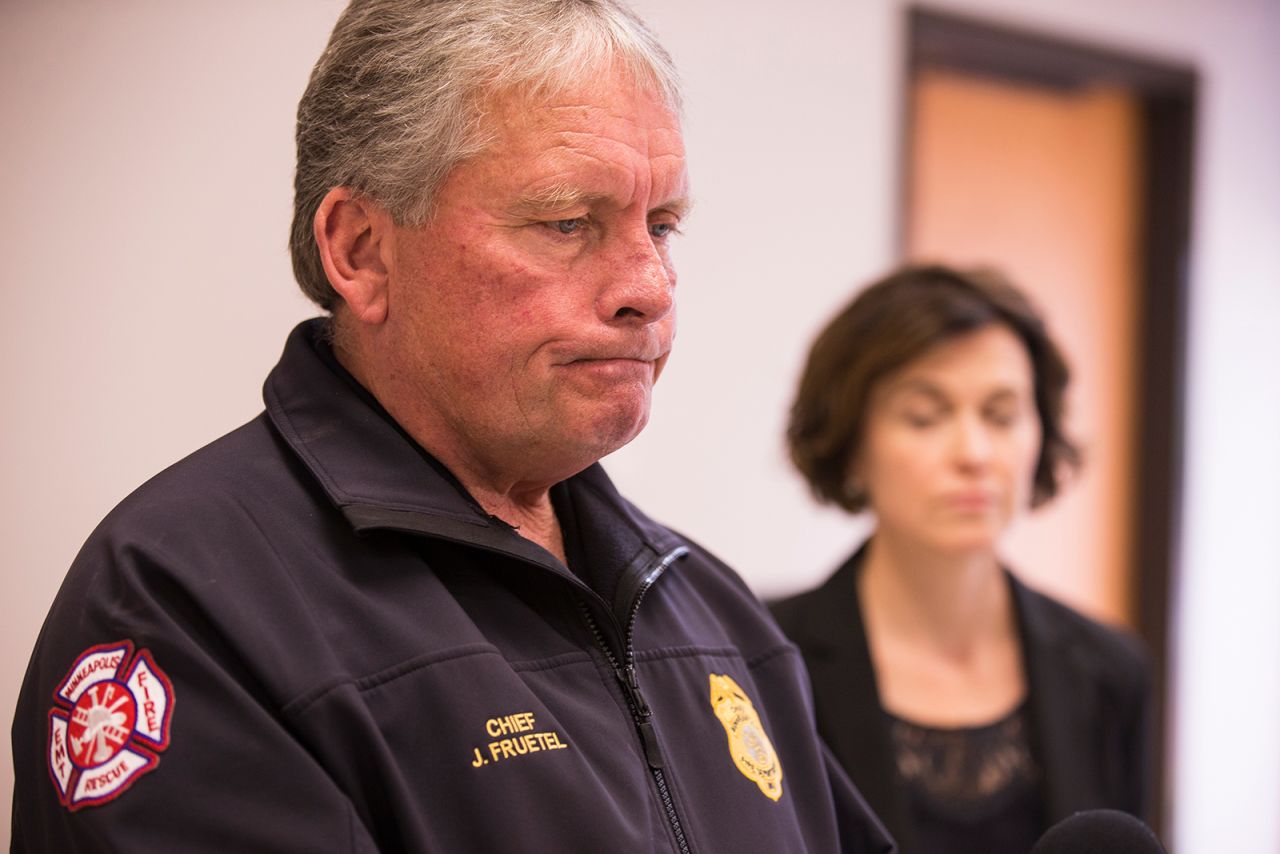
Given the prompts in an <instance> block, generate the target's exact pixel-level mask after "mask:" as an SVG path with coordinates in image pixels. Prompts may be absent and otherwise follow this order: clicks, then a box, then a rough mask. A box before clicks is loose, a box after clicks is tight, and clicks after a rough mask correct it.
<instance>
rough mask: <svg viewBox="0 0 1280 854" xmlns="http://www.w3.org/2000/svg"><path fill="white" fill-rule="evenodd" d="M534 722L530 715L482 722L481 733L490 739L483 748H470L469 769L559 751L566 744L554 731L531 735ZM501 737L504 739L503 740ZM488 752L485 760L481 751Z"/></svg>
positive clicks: (502, 716) (514, 715) (504, 717)
mask: <svg viewBox="0 0 1280 854" xmlns="http://www.w3.org/2000/svg"><path fill="white" fill-rule="evenodd" d="M535 726H537V720H536V719H535V718H534V716H533V712H516V713H514V714H509V715H501V716H499V717H495V718H489V719H488V720H487V721H485V722H484V731H485V732H486V733H487V734H488V735H489V737H490V738H492V739H494V740H493V741H491V742H489V743H488V744H487V745H486V746H485V747H484V748H479V747H473V748H472V749H471V753H472V758H471V767H472V768H483V767H484V766H485V765H488V764H490V763H491V762H502V761H504V760H507V759H516V758H518V757H521V756H528V755H529V754H531V753H541V752H542V751H544V750H563V749H564V748H566V747H568V746H569V745H568V744H567V743H565V742H564V741H561V739H560V733H558V732H556V731H554V730H548V731H546V732H534V731H533V729H534V727H535ZM503 736H507V737H506V738H503ZM485 750H487V751H488V754H489V755H488V757H487V758H486V757H485V755H484V751H485Z"/></svg>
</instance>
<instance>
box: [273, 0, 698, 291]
mask: <svg viewBox="0 0 1280 854" xmlns="http://www.w3.org/2000/svg"><path fill="white" fill-rule="evenodd" d="M613 63H617V64H618V65H619V66H620V67H622V68H624V69H626V70H627V71H628V72H629V73H630V74H631V76H632V77H633V78H634V79H635V80H636V81H637V83H639V84H641V85H645V86H647V87H649V88H651V89H652V90H653V91H654V93H655V94H656V95H657V96H658V97H660V98H662V99H663V101H664V102H665V103H666V104H667V106H668V107H669V108H670V109H671V111H672V112H673V113H676V114H677V115H678V114H679V112H680V91H679V84H678V82H677V78H676V72H675V67H674V65H673V64H672V62H671V57H670V56H669V55H668V54H667V52H666V50H664V49H663V47H662V45H661V44H659V43H658V40H657V37H656V36H654V34H653V33H652V32H651V31H650V30H649V29H648V27H646V26H645V24H644V23H643V22H642V21H641V20H640V19H639V18H638V17H636V15H635V13H634V12H632V11H631V10H630V9H628V8H627V7H626V6H625V5H623V4H622V3H621V2H619V0H353V2H352V3H351V5H350V6H348V7H347V9H346V11H345V12H343V13H342V16H341V17H340V18H339V19H338V23H337V24H336V25H335V26H334V29H333V34H332V35H331V36H330V37H329V44H328V46H327V47H326V48H325V50H324V53H323V54H321V56H320V59H319V60H318V61H317V62H316V67H315V68H314V69H313V70H312V72H311V82H310V83H309V84H308V86H307V90H306V92H305V93H304V94H303V96H302V100H301V101H300V102H299V104H298V129H297V141H298V166H297V174H296V175H295V177H294V209H293V228H292V232H291V234H290V239H289V251H290V253H291V254H292V256H293V271H294V276H295V277H296V278H297V280H298V284H299V285H300V286H301V288H302V291H303V293H305V294H306V295H307V296H308V297H310V298H311V299H312V300H313V301H314V302H316V303H317V304H318V305H320V306H321V307H322V308H324V309H326V310H329V311H333V310H334V309H335V308H336V306H337V305H338V303H339V301H340V299H339V297H338V294H337V293H336V292H335V291H334V290H333V287H332V286H331V285H330V284H329V280H328V278H327V277H326V276H325V272H324V267H323V266H322V265H321V263H320V254H319V250H318V249H317V247H316V241H315V235H314V232H313V230H312V229H313V222H314V219H315V214H316V210H317V208H318V207H319V206H320V202H321V200H323V199H324V197H325V194H327V193H328V192H329V190H330V189H332V188H334V187H339V186H346V187H349V188H351V190H352V191H353V192H355V193H356V194H357V195H360V196H364V197H366V198H369V199H371V200H373V201H375V202H377V203H378V204H379V205H381V206H382V207H383V208H385V209H386V210H387V211H388V212H389V213H390V214H391V216H392V217H393V218H394V219H395V221H396V223H397V224H399V225H421V224H423V223H425V222H426V221H427V220H428V218H429V217H430V215H431V210H432V202H433V199H434V195H435V193H436V191H437V190H438V189H439V187H440V185H441V183H443V181H444V179H445V177H446V176H447V175H448V174H449V171H450V170H451V169H453V167H454V166H456V165H457V164H458V163H459V162H460V161H462V160H463V159H465V158H467V157H470V156H473V155H475V154H477V153H479V152H480V151H482V150H483V149H484V148H485V146H486V144H487V142H488V140H487V139H486V136H485V131H486V130H487V129H486V128H485V126H484V122H483V112H482V111H483V109H484V105H485V101H486V99H487V98H489V97H493V96H497V95H501V94H505V93H508V92H512V91H521V92H528V93H529V94H530V95H532V96H545V95H550V94H554V93H555V92H557V91H558V90H560V89H561V88H562V87H564V86H567V85H570V84H573V83H579V82H583V81H589V80H591V79H593V78H598V77H599V76H601V74H602V73H603V71H604V70H606V69H607V68H608V67H610V65H611V64H613Z"/></svg>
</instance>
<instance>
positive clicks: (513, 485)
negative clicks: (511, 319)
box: [333, 341, 568, 565]
mask: <svg viewBox="0 0 1280 854" xmlns="http://www.w3.org/2000/svg"><path fill="white" fill-rule="evenodd" d="M348 343H350V342H348ZM333 353H334V357H335V358H336V359H337V360H338V362H339V363H340V364H341V365H342V366H343V367H344V368H345V369H346V370H347V372H348V373H350V374H351V376H352V377H354V378H355V380H356V382H358V383H360V385H362V386H363V387H364V388H365V389H366V390H367V391H368V392H369V393H370V394H371V395H373V397H374V398H375V399H376V400H377V401H378V402H379V403H380V404H381V405H382V407H383V409H385V410H386V411H387V414H388V415H390V416H391V417H392V418H393V419H395V421H396V423H397V424H399V425H400V426H401V427H402V428H403V429H404V430H405V432H407V433H408V434H409V435H410V436H412V437H413V439H414V441H415V442H417V443H418V444H419V445H420V446H421V447H422V448H424V449H425V450H426V451H427V452H428V453H429V454H431V455H432V456H433V457H435V459H436V460H438V461H439V462H440V463H441V465H443V466H444V467H445V468H447V469H448V470H449V472H450V473H451V474H452V475H453V476H454V477H455V478H457V480H458V483H460V484H461V485H462V487H463V488H464V489H465V490H466V491H467V493H468V494H469V495H470V496H471V497H472V498H474V499H475V500H476V502H477V503H478V504H479V505H480V506H481V508H483V509H484V511H485V512H486V513H488V514H489V515H491V516H495V517H497V518H498V519H501V520H502V521H503V522H505V523H506V524H508V525H510V526H511V527H512V528H514V529H515V530H516V532H517V533H519V534H520V536H522V537H524V538H525V539H527V540H530V541H531V542H534V543H536V544H538V545H539V546H542V548H544V549H546V550H547V551H548V552H550V553H551V554H552V555H554V556H555V557H556V559H558V560H559V561H560V562H561V563H564V564H566V565H567V559H566V556H565V550H564V537H563V536H562V534H561V531H560V522H559V520H558V519H557V518H556V513H555V507H554V506H553V505H552V502H551V487H552V486H554V485H555V484H556V483H558V482H559V481H560V480H563V479H565V478H563V477H560V478H557V477H552V476H550V475H546V474H543V475H542V476H541V477H521V476H518V475H515V474H513V473H512V472H511V471H510V469H509V467H506V466H502V465H499V464H496V463H493V462H491V461H487V460H485V459H483V458H482V457H481V456H480V455H479V454H477V453H474V452H473V451H471V450H470V449H468V448H467V447H466V446H465V445H463V444H459V443H456V442H448V441H445V439H444V438H442V437H441V436H440V435H437V434H438V433H439V432H440V431H434V432H433V431H432V430H430V429H429V425H430V423H431V422H432V419H430V418H428V417H422V413H416V412H414V410H413V407H404V406H400V405H399V402H400V401H401V400H402V399H403V396H402V395H395V394H391V393H388V392H387V390H386V389H383V388H381V387H380V384H379V383H378V382H376V377H375V376H374V375H372V374H371V373H370V372H369V371H366V370H364V367H363V366H364V360H363V359H362V358H360V357H359V355H358V354H357V353H355V352H353V349H352V348H350V347H344V346H342V342H339V341H335V342H334V348H333ZM445 433H446V434H447V431H445ZM527 456H528V455H526V457H527ZM566 476H568V475H566Z"/></svg>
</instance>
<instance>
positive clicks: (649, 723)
mask: <svg viewBox="0 0 1280 854" xmlns="http://www.w3.org/2000/svg"><path fill="white" fill-rule="evenodd" d="M617 673H618V681H619V682H621V683H622V690H623V691H624V692H625V693H626V695H627V698H628V699H629V700H631V703H632V705H634V706H635V707H636V729H637V730H639V731H640V742H641V744H643V745H644V758H645V761H647V762H648V763H649V767H650V768H655V769H657V768H665V767H666V764H667V763H666V760H665V759H664V758H663V757H662V748H661V747H660V746H659V744H658V731H657V730H656V729H654V727H653V710H652V709H650V708H649V704H648V703H646V702H645V701H644V696H643V695H642V694H641V693H640V680H639V679H637V678H636V667H635V665H634V664H628V665H627V666H626V667H625V668H622V669H620V670H618V671H617Z"/></svg>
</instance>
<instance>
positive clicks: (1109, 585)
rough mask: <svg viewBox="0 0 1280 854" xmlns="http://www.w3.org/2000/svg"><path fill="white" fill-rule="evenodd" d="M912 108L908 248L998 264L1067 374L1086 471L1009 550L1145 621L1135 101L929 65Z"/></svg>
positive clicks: (1116, 611) (1070, 596)
mask: <svg viewBox="0 0 1280 854" xmlns="http://www.w3.org/2000/svg"><path fill="white" fill-rule="evenodd" d="M910 110H911V118H910V120H911V128H912V136H911V140H910V147H909V150H908V155H907V156H908V158H909V164H908V169H909V174H910V176H911V180H910V189H909V195H908V199H907V208H906V209H907V211H908V212H909V213H908V218H907V221H906V228H905V244H906V246H905V249H906V254H907V255H908V257H910V258H912V259H915V260H936V261H944V262H947V263H952V264H957V265H960V266H981V265H989V266H994V267H996V268H998V269H1000V270H1001V271H1002V272H1004V273H1005V274H1006V275H1008V276H1009V277H1010V278H1011V279H1012V280H1013V281H1014V282H1015V283H1017V284H1018V285H1019V286H1020V287H1021V288H1023V289H1024V290H1025V291H1027V292H1028V293H1029V294H1030V295H1031V297H1032V298H1033V299H1034V300H1035V301H1036V303H1037V304H1038V305H1039V307H1040V308H1041V310H1042V311H1043V312H1044V315H1045V317H1046V319H1047V321H1048V323H1049V329H1050V332H1051V334H1053V335H1054V337H1055V339H1056V340H1057V341H1058V343H1059V345H1060V346H1061V347H1062V348H1063V350H1064V352H1065V354H1066V356H1067V359H1068V362H1069V364H1070V365H1071V369H1072V385H1071V388H1070V390H1069V397H1068V401H1067V405H1068V418H1067V424H1068V428H1069V430H1070V433H1071V435H1072V436H1073V437H1074V438H1075V439H1076V440H1077V441H1078V442H1080V443H1081V445H1082V447H1083V449H1084V452H1085V460H1086V464H1085V467H1084V469H1083V470H1082V472H1081V475H1080V477H1079V478H1078V479H1077V480H1076V481H1075V482H1074V483H1072V484H1071V485H1070V486H1069V488H1067V489H1066V490H1064V491H1063V492H1062V493H1060V495H1059V497H1058V498H1057V499H1056V500H1055V501H1054V502H1052V503H1050V504H1049V505H1047V506H1046V507H1044V508H1041V509H1040V510H1038V511H1037V512H1036V513H1034V514H1033V515H1031V516H1030V517H1028V518H1027V519H1025V521H1023V522H1021V523H1020V524H1019V525H1018V526H1017V527H1015V529H1014V530H1013V531H1012V532H1011V534H1010V536H1009V537H1008V539H1007V541H1006V543H1005V546H1006V548H1005V556H1006V557H1007V559H1008V560H1009V561H1010V563H1011V564H1012V565H1013V566H1014V567H1015V568H1016V569H1017V570H1018V572H1019V574H1020V575H1021V576H1022V577H1023V578H1025V579H1027V580H1028V581H1029V582H1031V583H1032V584H1033V586H1036V587H1039V588H1041V589H1043V590H1045V591H1046V592H1049V593H1051V594H1053V595H1055V596H1057V597H1058V598H1061V599H1063V600H1064V601H1066V602H1068V603H1070V604H1072V605H1074V606H1076V607H1078V608H1080V609H1081V610H1083V611H1085V612H1087V613H1090V614H1093V615H1094V616H1096V617H1099V618H1102V619H1104V620H1107V621H1109V622H1113V623H1125V624H1128V625H1131V626H1133V625H1136V622H1137V621H1136V618H1135V615H1134V613H1133V610H1132V608H1131V600H1132V585H1131V584H1130V569H1129V567H1130V562H1131V556H1132V546H1133V543H1132V536H1133V531H1134V530H1135V528H1136V525H1135V524H1134V513H1133V504H1134V497H1135V496H1134V490H1133V488H1132V484H1133V477H1132V472H1133V471H1134V469H1135V463H1134V459H1133V441H1134V436H1133V431H1132V424H1133V423H1134V417H1133V416H1134V408H1135V401H1136V400H1137V394H1136V391H1135V379H1136V373H1137V367H1136V359H1137V357H1138V353H1137V350H1136V348H1135V346H1134V342H1135V341H1136V339H1137V335H1138V329H1137V326H1136V312H1137V305H1138V274H1139V271H1138V222H1139V216H1140V211H1139V201H1140V200H1139V193H1140V183H1141V182H1140V174H1141V173H1140V169H1141V163H1140V162H1139V158H1140V156H1141V155H1140V148H1139V134H1140V115H1139V110H1138V105H1137V102H1136V99H1135V98H1134V97H1133V96H1132V95H1131V94H1130V93H1128V92H1126V91H1124V90H1123V89H1121V88H1118V87H1114V86H1112V87H1088V88H1076V89H1070V90H1065V91H1064V90H1061V89H1054V88H1049V87H1047V86H1035V85H1029V84H1025V83H1018V82H1010V81H1004V80H998V79H994V78H991V77H980V76H976V75H972V74H965V73H962V72H956V71H951V70H944V69H928V70H922V71H921V72H919V73H918V74H917V75H916V76H915V78H914V80H913V85H912V89H911V94H910Z"/></svg>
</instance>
